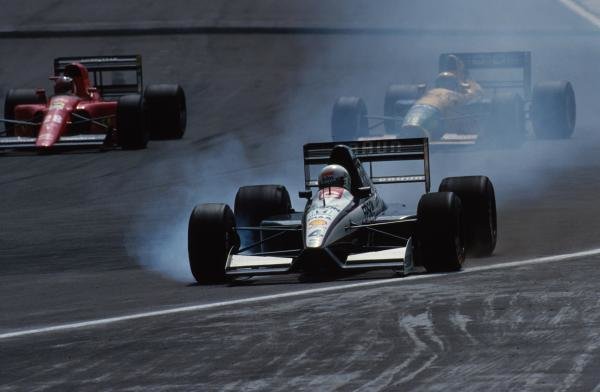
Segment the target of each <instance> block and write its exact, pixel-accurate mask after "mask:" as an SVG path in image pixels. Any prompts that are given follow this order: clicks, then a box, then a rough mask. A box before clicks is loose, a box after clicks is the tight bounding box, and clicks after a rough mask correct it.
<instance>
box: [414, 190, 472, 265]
mask: <svg viewBox="0 0 600 392" xmlns="http://www.w3.org/2000/svg"><path fill="white" fill-rule="evenodd" d="M462 228H463V225H462V211H461V203H460V199H459V198H458V196H456V195H455V194H454V193H452V192H437V193H435V192H434V193H427V194H425V195H423V196H421V199H420V200H419V205H418V207H417V230H416V244H415V247H416V249H415V253H416V261H417V263H418V264H421V265H423V266H424V267H425V269H426V270H427V272H448V271H458V270H460V269H461V267H462V265H463V262H464V260H465V243H464V237H463V230H462Z"/></svg>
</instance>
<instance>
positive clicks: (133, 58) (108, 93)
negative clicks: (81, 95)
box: [54, 55, 143, 97]
mask: <svg viewBox="0 0 600 392" xmlns="http://www.w3.org/2000/svg"><path fill="white" fill-rule="evenodd" d="M74 62H77V63H81V64H82V65H84V66H85V67H86V68H87V70H88V72H89V74H90V79H91V82H92V84H93V85H94V87H96V88H97V89H98V91H99V92H100V94H101V95H102V96H103V97H119V96H121V95H126V94H134V93H139V94H141V93H142V88H143V78H142V56H140V55H125V56H124V55H119V56H86V57H59V58H56V59H54V75H56V76H58V75H60V74H62V73H63V72H64V70H65V67H66V66H67V65H69V64H71V63H74Z"/></svg>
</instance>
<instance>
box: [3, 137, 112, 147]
mask: <svg viewBox="0 0 600 392" xmlns="http://www.w3.org/2000/svg"><path fill="white" fill-rule="evenodd" d="M106 138H107V135H106V134H87V135H73V136H63V137H61V138H60V140H59V141H58V142H56V143H55V144H54V145H53V146H52V149H55V148H56V149H70V148H85V147H101V146H104V145H105V144H106ZM35 142H36V138H34V137H20V136H6V137H0V150H37V149H39V147H38V146H36V144H35Z"/></svg>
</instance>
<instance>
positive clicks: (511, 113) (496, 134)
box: [487, 92, 526, 147]
mask: <svg viewBox="0 0 600 392" xmlns="http://www.w3.org/2000/svg"><path fill="white" fill-rule="evenodd" d="M491 105H492V108H491V113H490V117H489V122H488V124H487V136H488V142H490V143H491V144H492V145H493V146H495V147H517V146H520V145H521V144H523V142H524V141H525V137H526V131H525V103H524V102H523V98H521V96H520V95H519V94H515V93H506V92H499V93H497V94H496V95H495V96H494V97H493V99H492V104H491Z"/></svg>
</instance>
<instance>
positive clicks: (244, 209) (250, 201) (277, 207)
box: [234, 185, 292, 251]
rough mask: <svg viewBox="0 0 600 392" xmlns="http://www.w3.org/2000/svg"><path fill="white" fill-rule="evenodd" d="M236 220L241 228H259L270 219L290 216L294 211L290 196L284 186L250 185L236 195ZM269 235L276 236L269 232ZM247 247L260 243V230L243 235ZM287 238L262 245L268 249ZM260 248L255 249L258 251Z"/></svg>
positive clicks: (283, 237) (246, 232)
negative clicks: (265, 220)
mask: <svg viewBox="0 0 600 392" xmlns="http://www.w3.org/2000/svg"><path fill="white" fill-rule="evenodd" d="M234 210H235V218H236V221H237V223H238V225H239V226H242V227H243V226H250V227H258V226H259V225H260V223H261V222H262V221H263V220H264V219H266V218H269V217H273V216H276V215H285V214H289V213H290V211H291V210H292V202H291V200H290V194H289V193H288V191H287V189H286V188H285V186H283V185H249V186H243V187H240V189H239V190H238V192H237V194H236V195H235V205H234ZM267 234H271V235H272V234H275V233H274V232H269V233H267ZM242 237H243V239H244V240H245V241H244V244H245V245H249V244H251V243H255V242H258V241H260V238H261V233H260V231H258V230H245V231H243V234H242ZM286 238H287V236H282V237H281V238H279V239H278V240H272V241H269V242H268V243H264V244H262V246H261V248H262V249H266V248H269V247H273V246H276V243H277V242H278V241H285V239H286ZM258 249H259V248H258V246H257V247H256V248H254V249H253V250H254V251H257V250H258Z"/></svg>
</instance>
